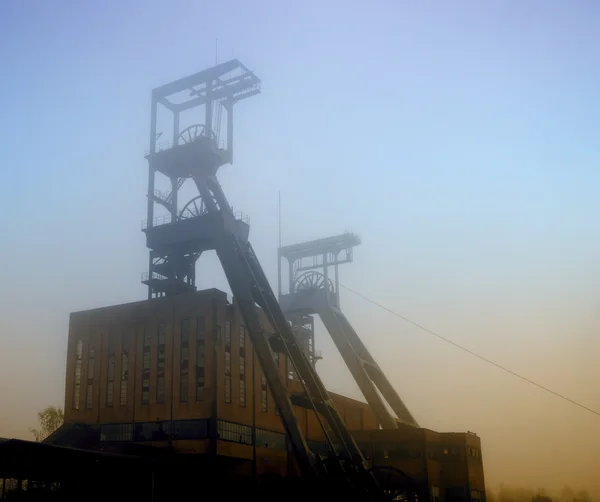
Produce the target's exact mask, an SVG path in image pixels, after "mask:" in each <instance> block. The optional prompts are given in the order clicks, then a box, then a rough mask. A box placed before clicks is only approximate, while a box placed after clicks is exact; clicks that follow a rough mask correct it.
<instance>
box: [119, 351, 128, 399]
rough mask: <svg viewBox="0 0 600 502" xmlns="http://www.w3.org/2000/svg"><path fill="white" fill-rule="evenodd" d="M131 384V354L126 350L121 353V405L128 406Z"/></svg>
mask: <svg viewBox="0 0 600 502" xmlns="http://www.w3.org/2000/svg"><path fill="white" fill-rule="evenodd" d="M128 385H129V355H128V354H127V351H126V350H123V351H122V353H121V398H120V404H121V406H127V389H128Z"/></svg>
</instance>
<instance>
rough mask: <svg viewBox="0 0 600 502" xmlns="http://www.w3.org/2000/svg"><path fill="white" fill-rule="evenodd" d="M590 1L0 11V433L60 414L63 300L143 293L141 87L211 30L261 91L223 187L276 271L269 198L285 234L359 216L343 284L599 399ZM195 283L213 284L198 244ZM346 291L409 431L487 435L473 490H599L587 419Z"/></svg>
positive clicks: (144, 108)
mask: <svg viewBox="0 0 600 502" xmlns="http://www.w3.org/2000/svg"><path fill="white" fill-rule="evenodd" d="M597 11H598V7H597V6H596V4H594V3H592V2H578V3H568V4H567V3H566V2H560V1H558V0H556V1H552V0H551V1H541V0H532V1H529V2H525V3H522V2H504V3H501V2H498V3H494V4H492V3H490V2H483V3H482V2H474V1H473V2H470V1H457V2H451V3H450V2H449V3H437V4H435V5H431V4H430V5H425V4H421V3H417V2H391V1H382V2H375V3H364V4H358V3H348V2H338V1H332V2H326V5H324V3H323V2H316V1H315V2H312V1H309V2H302V3H301V4H298V5H297V6H296V5H291V4H287V3H286V4H285V5H284V4H281V5H280V4H276V3H275V2H264V1H261V2H251V3H236V2H228V1H225V2H218V3H214V5H202V3H200V2H192V1H179V2H175V3H174V5H172V4H170V3H168V2H156V1H144V2H142V1H141V0H140V1H131V2H127V3H126V5H122V4H121V3H119V2H116V1H107V2H101V3H95V4H93V5H92V3H82V2H75V1H69V0H63V1H60V2H52V3H42V2H38V3H36V4H35V8H34V4H33V3H27V2H17V1H10V0H9V1H7V2H2V5H1V6H0V63H1V64H2V68H3V78H2V79H1V80H0V108H1V109H2V117H3V120H1V121H0V138H1V140H0V145H1V146H2V167H1V168H0V182H1V183H2V186H3V187H4V190H3V196H2V204H3V209H4V211H3V218H2V220H1V223H0V232H1V233H0V235H1V236H2V237H1V239H2V241H1V242H2V246H0V262H1V263H2V264H3V267H2V278H1V280H0V308H1V313H2V315H1V316H0V393H1V395H2V405H1V406H0V437H19V438H31V436H30V434H29V432H28V428H29V427H32V426H34V425H35V421H36V413H37V412H38V411H39V410H41V409H43V408H44V407H46V406H47V405H62V403H63V400H64V365H65V358H66V340H67V327H68V316H69V313H70V312H72V311H76V310H82V309H87V308H92V307H99V306H103V305H112V304H118V303H122V302H126V301H134V300H139V299H144V298H145V297H146V290H145V288H144V286H143V285H141V284H140V282H139V281H140V273H141V272H142V271H144V270H146V269H147V259H148V256H147V250H146V248H145V242H144V236H143V234H142V232H141V231H140V222H141V220H142V219H144V218H145V213H146V197H145V193H146V189H147V185H146V184H147V164H146V161H145V160H144V158H143V155H144V150H145V149H147V148H148V133H149V113H150V111H149V110H150V92H151V90H152V88H154V87H156V86H158V85H161V84H164V83H166V82H169V81H171V80H174V79H176V78H180V77H182V76H185V75H187V74H189V73H193V72H196V71H199V70H201V69H204V68H206V67H208V66H211V65H212V64H214V62H215V39H216V38H218V47H217V51H216V52H217V54H216V57H217V60H218V61H224V60H226V59H229V58H230V57H231V56H232V55H234V56H235V57H237V58H238V59H240V60H241V61H242V62H243V63H244V64H245V65H246V66H248V67H249V68H250V69H252V70H253V71H255V72H256V74H257V75H258V76H259V77H260V78H261V79H262V82H263V85H262V93H261V94H260V95H259V96H257V97H253V98H252V99H249V100H247V101H244V102H243V103H240V104H239V105H236V111H235V113H236V119H235V147H234V148H235V162H234V165H233V166H226V167H223V168H222V169H221V170H220V172H219V179H220V181H221V184H222V185H223V187H224V190H225V192H226V194H227V197H228V199H229V201H230V202H231V203H232V204H233V205H234V207H236V209H239V210H242V211H244V212H245V213H247V214H249V215H250V217H251V233H250V239H251V242H252V244H253V246H254V249H255V250H256V252H257V255H258V257H259V259H260V260H261V263H262V265H263V268H264V269H265V273H266V274H267V276H268V278H269V280H270V281H271V284H272V285H273V286H275V285H276V274H277V272H276V265H277V245H278V231H277V229H278V193H279V192H280V193H281V216H282V240H283V244H292V243H294V242H299V241H302V240H307V239H314V238H320V237H326V236H329V235H334V234H337V233H341V232H342V231H344V229H351V230H353V231H355V232H357V233H358V234H359V235H360V236H361V239H362V245H361V246H360V247H358V248H356V250H355V260H354V263H352V264H349V265H344V266H342V267H340V275H341V281H342V283H343V284H344V285H347V286H348V287H350V288H352V289H354V290H356V291H357V292H360V293H361V294H362V295H364V296H366V297H368V298H370V299H372V300H374V301H376V302H378V303H380V304H381V305H383V306H385V307H387V308H389V309H391V310H393V311H396V312H398V313H400V314H402V315H403V316H406V317H407V318H409V319H411V320H413V321H415V322H418V323H421V324H422V325H424V326H426V327H427V328H428V329H431V330H433V331H434V332H436V333H439V334H442V335H443V336H445V337H447V338H448V339H450V340H452V341H454V342H456V343H458V344H460V345H462V346H464V347H467V348H468V349H469V350H472V351H474V352H476V353H478V354H481V355H482V356H484V357H486V358H488V359H491V360H493V361H494V362H496V363H498V364H500V365H502V366H505V367H507V368H510V369H511V370H512V371H514V372H517V373H519V374H521V375H523V376H525V377H527V378H529V379H531V380H534V381H535V382H539V383H540V384H542V385H544V386H546V387H548V388H550V389H552V390H554V391H555V392H557V393H560V394H563V395H565V396H568V397H569V398H570V399H572V400H574V401H577V402H579V403H582V404H584V405H585V406H587V407H589V408H591V409H593V410H596V411H598V410H600V366H598V364H597V360H598V354H599V353H600V337H599V336H598V328H599V324H600V318H599V314H598V312H600V310H599V309H598V304H599V300H600V290H599V287H598V284H600V261H599V259H598V257H599V256H600V224H599V223H598V221H599V220H598V218H597V214H598V213H599V212H600V202H599V199H598V197H597V191H598V182H599V181H600V180H599V178H600V171H599V170H598V167H597V166H598V165H599V161H600V151H599V149H598V129H599V123H598V117H600V113H599V112H600V110H596V109H597V108H599V107H600V105H599V103H600V100H599V99H598V85H597V84H598V70H597V68H599V67H600V65H599V64H598V63H600V58H599V52H598V47H600V43H599V42H600V40H598V38H599V37H600V35H599V34H598V31H597V27H596V24H597V23H596V19H597V15H598V12H597ZM198 277H199V280H198V285H199V287H200V288H208V287H218V288H220V289H223V290H226V291H228V286H227V283H226V281H225V278H224V274H223V273H222V271H221V270H220V266H219V264H218V262H217V260H216V258H215V257H214V256H206V257H204V256H203V257H202V259H201V260H199V263H198ZM341 304H342V309H343V310H344V312H345V313H346V315H347V317H348V318H349V320H350V321H351V323H352V324H353V326H354V327H355V328H356V330H357V332H358V333H359V334H360V335H361V337H362V338H363V339H364V341H365V343H366V344H367V345H368V347H369V349H370V350H371V351H372V353H373V355H374V357H375V359H376V360H377V361H378V362H379V364H380V366H381V367H382V368H383V370H384V371H385V372H386V374H387V376H388V378H389V379H390V380H391V381H392V383H393V384H394V386H395V388H396V389H397V390H398V392H399V393H400V395H401V396H402V398H403V400H404V401H405V402H406V403H407V405H408V406H409V408H410V409H411V411H412V413H413V414H414V415H415V417H416V419H417V420H418V421H419V423H420V424H421V425H422V426H424V427H427V428H430V429H434V430H439V431H467V430H469V431H474V432H476V433H477V434H478V435H479V436H481V438H482V450H483V461H484V468H485V473H486V482H487V483H488V485H489V486H490V487H491V488H492V489H494V487H497V486H499V485H500V483H505V484H506V486H522V487H524V488H523V489H526V490H533V491H532V492H527V494H528V495H527V497H529V495H530V494H531V493H534V492H536V491H537V490H538V489H540V488H543V489H544V490H547V492H548V493H549V494H552V493H557V494H561V493H562V492H561V490H562V489H563V487H564V486H571V487H573V490H574V492H575V493H576V494H577V492H578V491H580V490H587V491H588V492H589V493H591V494H592V495H594V496H595V497H596V498H598V497H600V481H599V480H598V476H597V472H596V471H597V466H598V465H599V464H600V448H599V446H600V417H599V416H598V415H597V414H594V413H592V412H589V411H585V410H583V409H582V408H580V407H577V406H576V405H574V404H572V403H569V402H567V401H565V400H563V399H560V398H558V397H557V396H555V395H552V394H551V393H548V392H546V391H544V390H542V389H540V388H539V387H535V386H533V385H530V384H527V383H526V382H524V381H523V380H520V379H518V378H516V377H514V376H511V375H510V374H507V373H506V372H503V371H502V370H500V369H498V368H496V367H494V366H492V365H490V364H487V363H485V362H484V361H482V360H480V359H477V358H475V357H473V356H472V355H469V354H467V353H465V352H464V351H461V350H459V349H457V348H456V347H453V346H451V345H449V344H446V343H444V342H443V341H441V340H439V339H437V338H436V337H434V336H432V335H430V334H428V333H427V332H424V331H423V330H420V329H418V328H417V327H415V326H413V325H411V324H409V323H406V322H405V321H403V320H401V319H400V318H398V317H395V316H393V315H392V314H390V313H389V312H387V311H385V310H383V309H382V308H379V307H377V306H375V305H374V304H372V303H369V302H366V301H365V300H364V299H361V298H359V297H357V296H355V295H353V294H351V293H350V292H348V291H347V290H342V297H341ZM316 345H317V349H320V350H322V351H323V356H324V359H323V361H321V362H319V365H318V367H319V371H320V373H321V375H322V377H323V379H324V381H325V383H326V385H327V386H328V388H329V389H331V390H332V391H335V392H339V393H343V394H346V395H351V396H353V397H359V394H358V390H357V389H356V387H355V385H354V383H353V381H352V379H351V377H350V374H349V372H348V371H347V370H346V369H345V367H344V366H343V362H342V360H341V358H340V356H339V355H338V354H337V352H336V351H335V348H334V346H333V344H332V342H331V340H330V339H329V338H328V336H327V334H326V333H325V332H324V330H323V329H322V327H321V326H319V331H318V333H317V340H316ZM506 490H507V489H505V491H504V492H503V491H502V490H500V492H499V493H498V494H497V495H496V497H497V498H496V500H497V501H499V502H504V501H507V502H508V501H509V500H510V501H513V500H515V501H517V500H525V498H523V497H524V496H523V497H521V495H518V496H517V495H507V494H506V493H507V492H506ZM511 497H512V498H511ZM578 497H579V496H578ZM560 500H563V499H560ZM564 500H567V499H564Z"/></svg>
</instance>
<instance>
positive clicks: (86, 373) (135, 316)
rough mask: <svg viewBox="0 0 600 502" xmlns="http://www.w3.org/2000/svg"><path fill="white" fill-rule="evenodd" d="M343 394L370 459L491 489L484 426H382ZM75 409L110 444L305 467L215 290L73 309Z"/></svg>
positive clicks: (429, 482) (284, 366)
mask: <svg viewBox="0 0 600 502" xmlns="http://www.w3.org/2000/svg"><path fill="white" fill-rule="evenodd" d="M263 327H264V329H265V330H267V331H268V330H269V329H270V328H269V326H268V323H266V321H265V322H264V325H263ZM274 357H275V359H276V361H277V362H278V365H279V370H280V372H281V377H282V378H284V379H285V381H286V383H287V387H288V389H289V391H290V394H291V395H294V394H297V393H299V392H301V390H302V389H301V385H300V383H299V382H298V381H297V380H296V379H295V372H294V371H293V368H291V367H289V364H288V362H287V361H286V358H285V355H284V354H278V353H276V352H274ZM332 397H333V399H334V401H335V403H336V406H337V408H338V410H339V412H340V415H341V416H342V418H343V419H344V421H345V422H346V425H347V427H348V429H350V430H351V431H353V435H354V437H355V440H356V442H357V443H358V445H359V446H360V447H361V449H362V451H363V452H364V454H365V457H366V458H367V461H368V463H369V465H370V466H371V467H374V466H382V465H384V466H392V467H395V468H396V469H398V470H400V471H402V472H403V473H405V474H406V475H407V476H409V477H410V478H411V479H412V480H414V482H415V483H417V484H418V485H419V486H420V487H427V488H426V489H427V493H428V497H430V498H431V500H432V501H434V502H439V501H445V500H448V501H451V500H452V501H454V500H456V501H459V500H481V499H484V498H485V495H484V493H485V485H484V478H483V468H482V458H481V444H480V440H479V438H478V437H477V436H475V435H473V434H440V433H436V432H433V431H429V430H427V429H421V428H416V427H410V426H403V425H400V426H399V428H398V429H397V430H380V429H379V428H378V425H377V420H376V418H375V415H374V414H373V412H372V411H371V409H370V408H369V406H368V405H367V404H365V403H362V402H360V401H357V400H354V399H350V398H347V397H344V396H340V395H335V394H332ZM64 409H65V424H67V425H69V424H70V425H73V424H78V425H85V426H89V427H91V428H92V429H93V430H94V431H96V433H97V435H98V439H99V443H100V444H101V445H103V446H104V447H106V448H108V447H115V446H118V445H120V444H131V443H135V444H143V445H148V446H153V447H161V448H164V447H170V449H171V450H174V451H176V452H178V453H182V454H205V455H206V454H212V455H216V456H217V457H218V458H222V459H229V460H235V462H234V463H231V464H230V468H231V469H232V470H233V471H234V472H235V473H237V474H248V475H250V474H252V473H255V474H267V473H270V474H278V475H281V476H285V475H294V474H295V473H296V467H295V462H294V460H293V455H292V453H291V452H290V451H289V447H288V445H287V441H286V435H285V431H284V429H283V426H282V422H281V420H280V418H279V416H278V413H277V409H276V407H275V404H274V402H273V400H272V396H271V393H270V391H269V389H268V386H267V383H266V380H265V379H264V377H263V375H262V372H261V369H260V366H259V364H258V362H257V359H256V357H255V355H254V350H253V348H252V342H251V340H250V337H249V336H248V333H247V330H246V328H245V326H244V324H243V321H242V319H241V315H240V313H239V311H238V309H237V307H236V305H235V299H234V302H233V304H230V303H229V302H228V300H227V296H226V294H225V293H223V292H221V291H218V290H215V289H212V290H205V291H199V292H193V293H189V294H184V295H178V296H171V297H164V298H156V299H151V300H146V301H141V302H136V303H130V304H123V305H116V306H111V307H106V308H100V309H94V310H88V311H83V312H76V313H73V314H71V318H70V327H69V341H68V356H67V371H66V389H65V408H64ZM294 409H295V413H296V418H297V420H298V422H299V424H300V427H301V429H302V431H303V432H304V435H305V437H306V438H307V440H308V442H309V446H310V447H311V449H312V450H313V451H314V452H315V453H323V454H324V453H326V446H325V441H324V435H323V432H322V430H321V427H320V425H319V421H318V420H317V417H316V416H315V415H314V413H313V412H311V411H308V410H307V409H305V408H303V407H301V406H295V407H294Z"/></svg>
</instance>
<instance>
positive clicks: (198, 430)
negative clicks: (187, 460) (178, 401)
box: [173, 419, 208, 439]
mask: <svg viewBox="0 0 600 502" xmlns="http://www.w3.org/2000/svg"><path fill="white" fill-rule="evenodd" d="M207 437H208V420H205V419H203V420H175V422H173V439H205V438H207Z"/></svg>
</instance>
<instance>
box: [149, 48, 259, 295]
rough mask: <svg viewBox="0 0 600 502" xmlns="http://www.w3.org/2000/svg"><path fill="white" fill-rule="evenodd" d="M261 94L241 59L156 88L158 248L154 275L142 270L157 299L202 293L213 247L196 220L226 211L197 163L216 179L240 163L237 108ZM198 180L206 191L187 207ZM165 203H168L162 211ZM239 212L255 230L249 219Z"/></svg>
mask: <svg viewBox="0 0 600 502" xmlns="http://www.w3.org/2000/svg"><path fill="white" fill-rule="evenodd" d="M258 93H260V80H259V79H258V78H257V77H256V75H254V73H253V72H251V71H250V70H248V69H247V68H246V67H245V66H244V65H243V64H241V63H240V62H239V61H237V60H235V59H234V60H231V61H228V62H226V63H222V64H220V65H218V66H215V67H213V68H209V69H208V70H205V71H202V72H199V73H196V74H194V75H190V76H188V77H186V78H183V79H181V80H177V81H175V82H171V83H170V84H166V85H163V86H162V87H158V88H157V89H154V90H153V91H152V104H151V119H150V121H151V123H150V150H149V152H148V154H147V155H146V158H147V159H148V163H149V170H148V212H147V219H146V220H145V222H144V223H143V225H142V229H143V230H144V232H145V233H146V236H147V239H148V247H149V248H150V263H149V266H148V272H145V273H144V274H142V282H143V283H144V284H146V285H147V286H148V298H149V299H150V298H157V297H162V296H169V295H173V294H180V293H185V292H188V291H195V289H196V261H197V260H198V258H199V257H200V255H201V253H202V252H203V251H205V250H207V249H209V248H207V247H206V242H203V239H202V236H201V235H200V234H198V233H197V232H194V225H195V218H196V217H197V216H201V215H203V214H206V213H207V212H208V211H209V210H214V209H218V203H217V202H216V201H215V200H214V198H213V197H212V196H211V191H210V189H209V188H208V187H207V186H206V184H205V183H204V180H203V177H202V176H200V175H199V174H198V170H197V166H198V165H201V166H202V168H203V170H204V171H205V172H206V173H207V174H210V176H214V175H215V174H216V172H217V169H218V168H219V167H221V166H222V165H225V164H231V163H232V162H233V105H234V104H235V103H237V102H238V101H240V100H242V99H245V98H249V97H251V96H254V95H256V94H258ZM159 105H160V107H162V108H164V110H166V111H167V119H166V120H165V121H162V123H161V124H160V125H161V126H165V127H168V128H172V129H171V131H169V134H168V135H164V134H163V131H162V130H161V131H159V130H158V126H159V124H158V118H159V117H158V116H159V111H163V110H159ZM223 111H225V117H223ZM169 112H170V113H169ZM223 118H225V123H226V125H225V127H224V129H225V131H224V136H222V134H221V128H222V126H223ZM185 119H187V121H185ZM169 122H170V123H169ZM182 124H183V125H182ZM164 136H167V138H166V139H165V138H164ZM157 174H161V175H162V177H164V179H165V180H166V181H167V186H168V188H167V189H166V190H165V189H161V188H157V181H158V180H157ZM190 179H191V180H192V181H193V182H194V183H195V184H196V187H197V190H198V195H197V196H195V197H192V198H190V199H189V200H185V201H183V202H184V203H183V204H180V191H181V189H182V187H183V185H184V183H185V182H186V181H187V180H190ZM161 181H164V180H161ZM157 206H158V207H159V208H160V207H161V206H162V214H160V215H158V216H157V215H155V209H156V208H157ZM236 217H237V219H238V220H240V222H241V225H240V228H244V229H245V230H246V232H247V231H248V228H249V227H248V218H247V216H246V215H244V214H242V213H238V214H237V215H236Z"/></svg>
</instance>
